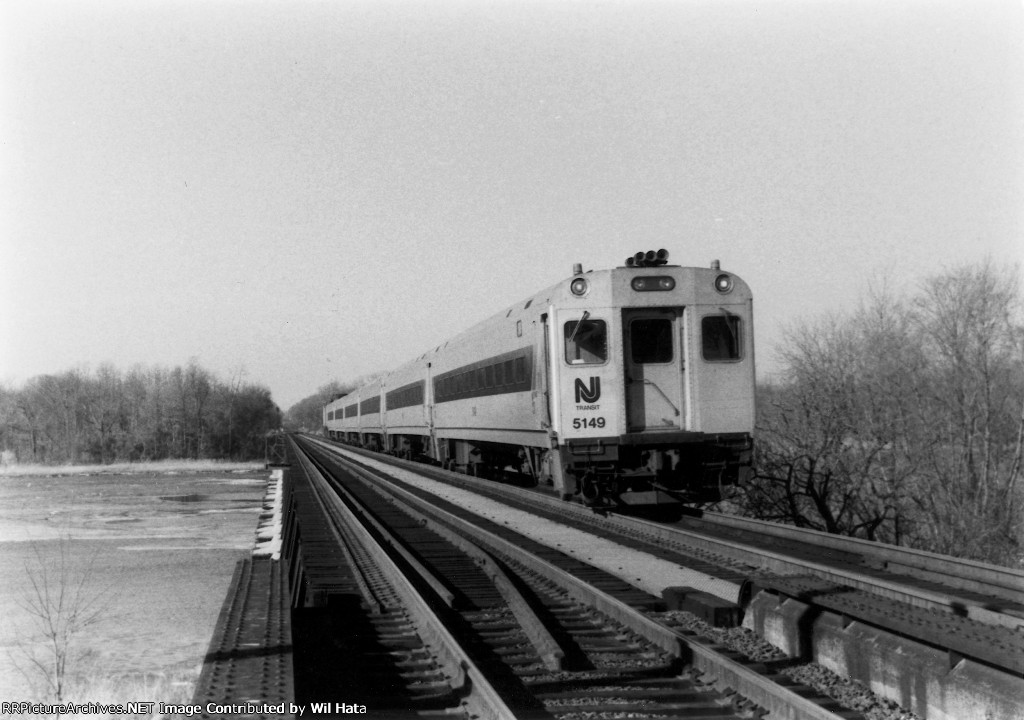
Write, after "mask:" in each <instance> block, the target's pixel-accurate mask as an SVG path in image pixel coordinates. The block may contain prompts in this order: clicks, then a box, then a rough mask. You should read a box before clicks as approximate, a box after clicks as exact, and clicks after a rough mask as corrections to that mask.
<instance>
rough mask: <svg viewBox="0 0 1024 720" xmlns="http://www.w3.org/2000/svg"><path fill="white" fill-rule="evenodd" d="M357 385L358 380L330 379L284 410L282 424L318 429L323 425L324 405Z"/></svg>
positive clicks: (304, 428)
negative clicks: (342, 380)
mask: <svg viewBox="0 0 1024 720" xmlns="http://www.w3.org/2000/svg"><path fill="white" fill-rule="evenodd" d="M357 387H359V381H358V380H357V381H354V382H349V383H341V382H338V381H337V380H332V381H331V382H329V383H327V384H326V385H321V386H320V387H319V388H317V391H316V392H315V393H313V394H312V395H310V396H308V397H305V398H303V399H302V400H299V401H298V402H297V403H295V404H294V405H292V406H291V407H290V408H288V410H286V411H285V414H284V421H283V422H284V426H285V427H286V428H287V429H289V430H308V431H310V432H317V431H319V430H320V429H321V428H322V427H323V425H324V417H323V408H324V405H326V404H327V403H329V402H330V401H331V400H333V399H334V398H336V397H338V396H339V395H343V394H346V393H349V392H351V391H352V390H353V389H355V388H357Z"/></svg>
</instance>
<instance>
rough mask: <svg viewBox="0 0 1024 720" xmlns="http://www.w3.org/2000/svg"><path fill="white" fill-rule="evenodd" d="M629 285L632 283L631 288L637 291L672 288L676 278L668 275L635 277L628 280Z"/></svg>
mask: <svg viewBox="0 0 1024 720" xmlns="http://www.w3.org/2000/svg"><path fill="white" fill-rule="evenodd" d="M630 285H632V287H633V289H634V290H636V291H637V292H652V291H656V290H672V289H674V288H675V286H676V280H675V278H672V277H669V276H668V275H658V276H654V277H652V276H647V277H635V278H633V279H632V280H631V281H630Z"/></svg>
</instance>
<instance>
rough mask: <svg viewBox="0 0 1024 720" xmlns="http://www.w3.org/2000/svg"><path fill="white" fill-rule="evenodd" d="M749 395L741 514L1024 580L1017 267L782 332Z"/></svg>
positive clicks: (966, 272)
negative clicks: (774, 365)
mask: <svg viewBox="0 0 1024 720" xmlns="http://www.w3.org/2000/svg"><path fill="white" fill-rule="evenodd" d="M782 347H783V348H784V349H783V351H782V354H783V360H784V364H785V371H784V372H783V374H782V377H783V379H782V380H781V381H780V382H776V383H773V384H771V385H769V386H767V387H762V388H761V390H760V395H761V397H760V398H759V406H758V416H759V417H758V428H757V460H756V464H757V478H756V479H755V481H754V482H753V483H751V484H750V485H749V486H748V487H747V488H746V490H745V493H744V494H743V495H742V496H741V497H740V502H741V505H742V509H743V511H744V512H745V513H747V514H750V515H753V516H756V517H759V518H763V519H770V520H781V521H784V522H789V523H793V524H795V525H798V526H801V527H809V528H817V529H820V530H825V531H828V532H832V533H841V534H846V535H852V536H859V537H864V538H869V539H875V540H880V541H884V542H889V543H896V544H900V545H906V546H910V547H915V548H918V549H923V550H930V551H934V552H939V553H946V554H951V555H957V556H960V557H968V558H973V559H979V560H985V561H989V562H994V563H999V564H1004V565H1020V566H1024V512H1022V510H1024V490H1022V489H1021V482H1020V479H1021V462H1022V446H1024V326H1022V322H1021V293H1020V286H1019V278H1018V275H1017V271H1016V269H1014V270H1012V271H1011V270H1007V269H1000V268H996V267H994V266H993V265H992V264H991V263H986V264H982V265H976V266H971V267H964V268H960V269H956V270H952V271H949V272H946V273H944V274H941V275H938V276H935V277H931V278H928V279H927V280H926V281H925V282H924V283H923V284H922V285H921V286H920V288H919V289H918V290H916V291H914V292H912V293H910V294H907V295H901V294H897V293H896V292H894V291H893V290H892V289H891V288H888V287H883V288H881V289H877V290H876V291H875V292H873V293H872V294H871V295H870V297H869V298H868V299H867V300H866V301H864V302H863V303H862V304H861V306H860V308H859V309H858V310H857V311H855V312H853V313H850V314H847V315H843V316H839V317H829V318H825V319H818V320H811V321H807V322H805V323H801V324H798V325H796V326H793V327H791V328H790V329H789V330H788V332H787V333H786V335H785V340H784V342H783V343H782Z"/></svg>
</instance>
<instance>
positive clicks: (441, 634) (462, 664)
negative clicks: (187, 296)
mask: <svg viewBox="0 0 1024 720" xmlns="http://www.w3.org/2000/svg"><path fill="white" fill-rule="evenodd" d="M295 449H296V455H297V456H298V457H299V458H306V462H307V463H308V465H306V468H307V472H308V473H309V477H310V482H311V483H313V484H314V485H316V484H317V483H319V484H320V485H321V486H323V485H325V484H328V482H327V479H326V478H325V477H324V475H323V473H321V472H320V471H319V470H318V469H317V468H316V467H315V466H313V465H312V463H311V462H309V458H308V456H307V454H306V451H305V450H303V449H302V448H300V447H298V444H297V443H296V448H295ZM327 501H328V502H329V503H330V505H331V506H332V514H334V515H335V518H337V520H336V521H340V522H343V523H345V525H346V527H348V528H349V529H350V530H351V531H352V533H353V534H354V535H355V536H356V537H357V538H358V540H359V542H360V543H361V544H362V545H363V546H364V547H365V549H366V550H367V551H368V553H369V554H370V555H371V557H372V558H373V561H374V563H375V564H376V566H377V567H378V569H380V570H381V572H382V573H383V574H384V576H385V577H386V578H387V580H388V582H390V583H391V584H392V586H393V587H394V590H395V592H396V593H397V595H398V596H399V597H400V598H401V600H402V602H403V604H404V606H405V608H406V609H407V610H408V611H409V613H410V615H411V617H412V619H413V622H414V623H415V625H416V627H417V630H418V631H419V632H421V633H423V638H422V639H423V641H424V642H425V644H427V645H428V646H429V647H430V648H431V650H432V651H433V652H434V653H435V654H436V655H437V659H438V661H439V662H440V664H441V666H442V668H443V669H444V672H445V675H446V677H447V679H448V681H449V683H451V685H452V688H453V690H455V691H456V692H457V693H460V694H461V695H462V703H463V705H464V706H465V707H466V709H467V712H468V713H469V714H470V716H471V717H476V718H483V719H485V720H508V719H509V718H512V717H514V716H515V715H514V713H513V712H512V711H511V709H510V708H509V707H508V705H507V704H506V703H505V701H504V700H503V699H502V698H501V696H500V695H499V694H498V691H497V690H495V689H494V687H493V686H492V685H491V683H490V682H489V681H488V680H487V678H486V677H485V676H484V674H483V673H482V672H480V670H479V669H478V668H477V667H476V665H475V664H474V663H473V661H472V660H471V659H470V656H469V654H468V653H467V652H466V651H465V650H464V649H463V648H462V646H461V645H460V644H459V642H458V641H457V640H456V639H455V638H454V637H453V636H452V634H451V633H450V632H449V631H448V629H447V628H446V627H445V626H444V623H443V622H442V621H441V620H440V619H439V618H438V617H437V615H436V614H435V613H434V612H433V611H432V610H431V609H430V607H429V605H428V604H427V602H426V601H425V600H424V598H423V597H422V595H421V594H420V593H419V592H418V591H417V590H416V589H415V588H414V587H413V585H412V583H411V582H410V581H409V579H408V578H407V577H406V576H405V574H404V573H403V572H402V571H401V570H400V569H399V568H398V566H397V565H396V564H395V563H394V561H393V560H392V559H391V557H390V556H389V555H388V553H387V551H385V550H384V548H382V547H381V546H380V544H379V543H377V542H376V541H375V540H374V539H373V536H372V535H371V534H370V532H369V531H368V530H367V529H366V528H365V527H364V526H363V525H362V524H361V523H360V522H359V520H358V518H356V516H355V515H354V514H353V513H352V511H351V510H350V509H349V508H348V507H346V506H345V504H344V503H343V502H342V501H341V499H340V498H333V497H331V498H328V499H327ZM332 520H334V518H332Z"/></svg>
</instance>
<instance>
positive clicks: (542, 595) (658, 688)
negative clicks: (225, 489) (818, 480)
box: [296, 445, 856, 720]
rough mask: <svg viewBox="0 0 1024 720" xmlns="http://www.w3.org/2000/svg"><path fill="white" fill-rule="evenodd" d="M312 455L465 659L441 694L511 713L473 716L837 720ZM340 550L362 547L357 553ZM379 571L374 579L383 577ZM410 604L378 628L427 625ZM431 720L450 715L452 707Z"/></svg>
mask: <svg viewBox="0 0 1024 720" xmlns="http://www.w3.org/2000/svg"><path fill="white" fill-rule="evenodd" d="M305 449H307V450H309V454H308V455H306V454H304V453H302V452H301V451H300V456H302V457H303V458H304V459H303V460H302V465H303V469H304V470H305V473H306V475H307V477H308V478H309V482H310V485H311V486H313V487H314V488H315V490H314V493H315V495H316V496H317V498H318V502H319V503H320V504H321V505H322V507H323V508H324V510H325V511H326V512H327V513H329V514H331V515H332V516H333V518H334V519H333V521H332V524H333V523H337V525H338V526H340V525H350V524H353V523H354V524H356V525H358V526H359V527H360V528H363V529H362V530H361V531H360V533H362V534H365V535H367V536H369V537H372V538H373V539H374V540H375V541H376V543H377V544H378V547H386V548H387V549H388V551H387V554H388V555H389V561H388V562H389V563H390V564H392V565H394V566H396V567H398V568H401V569H403V570H404V571H405V573H406V575H407V580H406V581H404V582H405V583H407V584H408V585H409V586H411V587H412V588H414V589H415V590H417V591H418V592H419V594H420V596H421V600H423V602H424V603H425V604H426V605H427V606H428V607H429V608H430V609H431V611H432V612H433V614H434V616H435V618H436V620H435V622H438V623H440V624H442V625H444V626H445V627H446V628H447V631H448V632H449V633H450V635H451V636H452V637H453V638H454V639H455V641H456V642H457V643H458V644H459V645H460V646H461V647H462V648H463V653H464V655H463V660H462V662H463V663H464V667H466V668H473V670H474V675H473V680H472V682H469V683H465V682H463V683H461V684H460V683H459V682H453V680H452V678H451V677H450V676H449V673H448V672H442V673H440V675H439V676H438V678H437V679H436V681H435V682H437V683H442V682H443V683H446V684H445V685H444V686H443V687H442V688H441V689H440V693H439V694H440V696H442V697H446V698H449V699H451V698H453V697H457V696H459V694H460V692H462V691H465V690H467V689H472V688H475V687H476V686H477V685H483V684H485V683H486V684H487V686H489V687H490V688H492V689H493V693H494V695H496V696H497V701H500V702H501V703H504V706H503V707H502V706H498V707H497V709H488V707H486V706H485V705H484V704H482V703H480V702H479V701H477V702H476V704H475V705H474V709H473V710H472V711H466V712H467V714H469V715H477V716H479V717H489V716H491V717H508V718H512V717H552V718H564V719H565V720H573V719H574V718H584V717H625V716H627V715H625V714H627V713H628V717H635V718H655V717H656V718H666V717H735V718H741V717H752V716H755V715H756V714H757V713H759V712H761V711H762V710H765V709H766V710H769V711H771V712H772V713H778V716H780V717H792V718H820V719H822V720H824V719H825V718H834V717H836V715H835V714H834V713H833V710H835V709H836V707H835V705H834V703H831V702H829V701H828V700H827V699H824V698H817V699H815V698H808V697H807V695H808V694H811V693H809V692H808V689H807V688H803V687H798V688H794V687H793V683H791V682H786V681H785V680H784V679H783V678H782V677H781V676H779V675H778V673H776V672H773V671H772V670H771V669H770V668H769V667H767V666H765V665H764V664H759V663H752V662H745V661H743V660H741V659H738V658H737V657H736V656H735V654H734V653H731V652H728V651H726V650H725V649H724V648H721V647H716V646H714V645H713V644H712V643H709V642H707V641H704V640H701V639H700V638H698V637H696V636H695V635H694V634H693V633H685V632H681V631H679V630H675V629H673V628H671V627H669V626H667V625H665V624H662V623H659V622H657V621H655V620H653V619H652V618H651V617H650V615H649V614H648V613H651V612H656V611H657V609H658V608H659V606H660V604H661V601H660V598H657V597H654V596H651V595H649V594H647V593H643V592H641V591H638V590H637V589H636V588H634V587H632V586H630V585H629V584H628V583H625V582H623V581H621V580H618V579H616V578H614V577H613V576H611V575H610V574H608V573H605V572H602V571H599V570H596V569H594V568H586V567H584V566H583V564H581V563H579V562H578V561H574V560H572V559H571V558H567V557H565V556H564V555H563V556H562V557H558V556H560V555H562V554H561V553H557V552H555V551H552V550H551V549H550V548H544V547H543V546H538V547H534V546H533V545H534V544H531V543H523V542H522V541H521V539H516V538H513V539H509V537H508V533H507V532H505V533H502V532H501V528H500V527H498V526H496V525H494V524H493V523H486V522H484V523H483V525H485V526H488V527H485V528H481V527H480V523H479V522H478V521H474V520H473V519H471V518H469V517H467V516H466V514H465V513H460V512H458V508H454V507H447V508H441V509H439V508H437V507H436V506H434V505H433V504H431V503H429V502H426V501H425V500H424V499H422V498H420V497H417V496H416V494H415V493H410V492H408V491H405V490H402V489H400V488H392V487H389V488H388V489H387V491H386V492H384V491H383V489H382V485H381V479H380V477H378V476H376V475H375V474H374V473H372V472H370V471H367V470H366V469H365V468H361V467H359V466H356V465H352V464H351V463H349V462H347V461H344V460H340V459H338V458H336V457H333V456H330V455H328V454H326V453H324V452H323V451H317V450H316V449H313V448H309V446H308V445H306V447H305ZM353 476H354V478H355V479H353ZM346 478H348V479H346ZM342 507H344V510H343V509H342ZM337 532H338V533H339V534H341V533H342V532H343V531H342V530H341V529H340V527H339V529H338V530H337ZM503 535H504V537H503ZM343 542H344V544H345V545H346V546H354V543H355V539H354V538H352V537H348V536H346V537H344V538H343ZM538 551H539V553H540V554H539V555H538V554H537V552H538ZM355 555H356V553H354V552H352V551H349V552H348V554H347V557H346V560H347V561H348V562H351V564H352V565H353V566H354V567H362V563H360V562H359V561H358V560H357V559H356V558H355ZM377 562H379V559H375V562H374V563H371V564H370V565H369V566H368V567H367V568H366V570H365V572H367V573H368V574H373V573H376V572H378V570H377V569H376V568H377V565H376V563H377ZM565 565H568V566H569V567H568V568H567V567H565ZM360 572H364V571H362V570H361V571H360ZM581 576H582V578H581ZM409 577H411V579H409ZM366 584H367V585H370V583H369V582H367V583H366ZM393 584H400V583H397V581H395V580H389V586H390V585H393ZM361 592H362V591H361ZM372 595H373V596H374V597H376V595H377V594H376V593H372ZM376 602H377V601H371V602H365V603H363V604H364V605H365V606H366V607H368V608H370V610H371V613H372V609H373V608H374V607H377V608H378V609H380V608H381V606H380V605H376V604H375V603H376ZM406 602H407V601H406V600H404V599H403V600H402V602H401V603H399V604H397V605H395V606H388V608H387V611H386V612H380V614H379V616H378V617H389V616H391V615H396V616H397V617H401V618H402V625H403V627H406V628H413V627H419V625H420V624H421V623H424V622H426V621H425V620H423V619H421V618H418V619H415V620H412V619H407V618H408V617H409V611H408V610H406V609H404V608H405V603H406ZM328 604H329V603H328ZM350 611H351V608H350ZM350 624H351V622H350ZM417 635H419V636H421V637H422V633H421V632H417ZM406 642H412V641H411V640H408V639H407V640H406ZM433 645H434V641H424V643H423V646H419V647H417V651H418V652H420V653H421V654H423V655H425V656H426V655H433V654H436V651H435V650H434V649H433ZM432 663H433V665H439V663H438V662H437V661H436V660H432ZM353 670H358V668H353ZM392 673H393V671H392ZM442 678H443V680H442ZM351 684H358V681H357V682H355V683H351ZM296 686H297V687H301V683H300V682H299V680H298V679H297V681H296ZM410 709H411V708H410ZM435 709H436V710H438V711H444V712H448V713H450V712H451V711H452V709H453V706H452V705H451V703H450V702H449V704H448V705H447V706H443V707H437V708H435ZM373 710H375V709H373ZM855 716H856V715H852V716H851V715H843V717H855Z"/></svg>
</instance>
